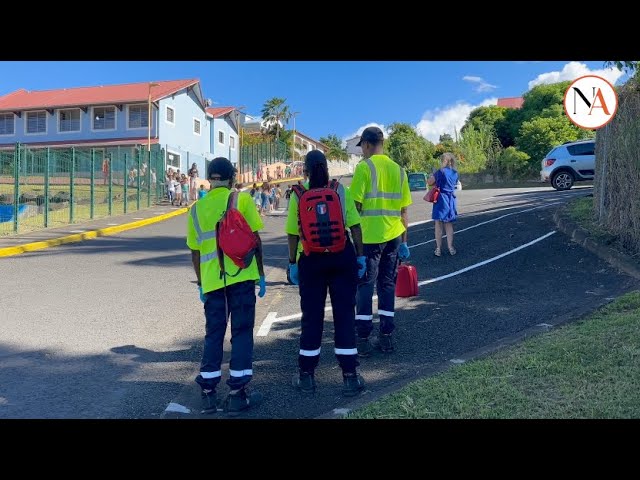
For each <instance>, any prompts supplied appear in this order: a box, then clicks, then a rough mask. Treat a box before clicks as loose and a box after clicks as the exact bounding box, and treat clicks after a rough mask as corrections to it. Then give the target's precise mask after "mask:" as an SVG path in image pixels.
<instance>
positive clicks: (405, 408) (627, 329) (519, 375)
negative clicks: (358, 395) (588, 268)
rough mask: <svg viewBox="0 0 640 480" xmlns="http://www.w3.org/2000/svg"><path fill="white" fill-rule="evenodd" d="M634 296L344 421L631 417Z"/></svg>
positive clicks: (639, 395) (639, 294) (639, 407)
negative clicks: (367, 419)
mask: <svg viewBox="0 0 640 480" xmlns="http://www.w3.org/2000/svg"><path fill="white" fill-rule="evenodd" d="M639 417H640V291H636V292H631V293H628V294H626V295H624V296H622V297H620V298H618V299H617V300H615V301H614V302H612V303H610V304H609V305H606V306H605V307H603V308H601V309H599V310H597V311H596V312H594V313H593V314H591V315H590V316H589V317H587V318H585V319H583V320H581V321H579V322H577V323H573V324H568V325H565V326H563V327H560V328H558V329H557V330H553V331H550V332H547V333H544V334H541V335H537V336H535V337H532V338H530V339H527V340H525V341H524V342H522V343H521V344H519V345H517V346H514V347H510V348H508V349H505V350H502V351H500V352H497V353H495V354H493V355H490V356H488V357H486V358H483V359H479V360H475V361H471V362H469V363H466V364H463V365H460V366H455V367H452V368H450V369H449V370H447V371H445V372H443V373H441V374H439V375H436V376H433V377H430V378H427V379H423V380H419V381H417V382H414V383H412V384H410V385H407V386H406V387H405V388H403V389H402V390H400V391H398V392H396V393H394V394H392V395H389V396H386V397H384V398H382V399H380V400H378V401H376V402H374V403H372V404H369V405H367V406H366V407H364V408H362V409H359V410H357V411H355V412H352V413H351V414H350V415H349V417H348V418H412V419H426V418H455V419H458V418H460V419H462V418H487V419H489V418H505V419H507V418H639Z"/></svg>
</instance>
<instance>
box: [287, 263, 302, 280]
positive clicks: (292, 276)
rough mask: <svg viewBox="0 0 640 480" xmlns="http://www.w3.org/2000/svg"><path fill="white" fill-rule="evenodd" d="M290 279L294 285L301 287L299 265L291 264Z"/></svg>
mask: <svg viewBox="0 0 640 480" xmlns="http://www.w3.org/2000/svg"><path fill="white" fill-rule="evenodd" d="M289 278H290V279H291V282H292V283H293V284H294V285H300V278H299V277H298V264H297V263H290V264H289Z"/></svg>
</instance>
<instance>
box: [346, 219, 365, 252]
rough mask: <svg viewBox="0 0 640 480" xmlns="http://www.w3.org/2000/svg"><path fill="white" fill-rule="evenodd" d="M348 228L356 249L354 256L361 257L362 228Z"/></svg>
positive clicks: (362, 250) (353, 226) (357, 226)
mask: <svg viewBox="0 0 640 480" xmlns="http://www.w3.org/2000/svg"><path fill="white" fill-rule="evenodd" d="M349 228H350V230H351V238H352V239H353V246H354V247H356V255H358V256H359V257H362V256H363V255H364V248H363V247H362V228H360V224H357V225H352V226H351V227H349Z"/></svg>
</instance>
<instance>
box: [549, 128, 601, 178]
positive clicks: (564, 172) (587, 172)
mask: <svg viewBox="0 0 640 480" xmlns="http://www.w3.org/2000/svg"><path fill="white" fill-rule="evenodd" d="M595 146H596V142H595V140H594V139H593V138H590V139H587V140H578V141H576V142H567V143H563V144H562V145H559V146H557V147H555V148H553V149H552V150H551V151H550V152H549V153H547V156H546V157H545V158H544V160H542V170H541V171H540V177H541V180H542V181H543V182H551V186H552V187H553V188H555V189H556V190H569V189H570V188H571V187H573V184H574V182H578V181H585V180H593V177H594V173H595V165H596V155H595Z"/></svg>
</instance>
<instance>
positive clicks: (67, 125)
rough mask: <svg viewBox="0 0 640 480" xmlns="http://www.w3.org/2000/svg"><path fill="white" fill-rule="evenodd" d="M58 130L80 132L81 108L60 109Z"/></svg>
mask: <svg viewBox="0 0 640 480" xmlns="http://www.w3.org/2000/svg"><path fill="white" fill-rule="evenodd" d="M58 122H59V123H58V131H59V132H79V131H80V109H79V108H73V109H69V110H59V111H58Z"/></svg>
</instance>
